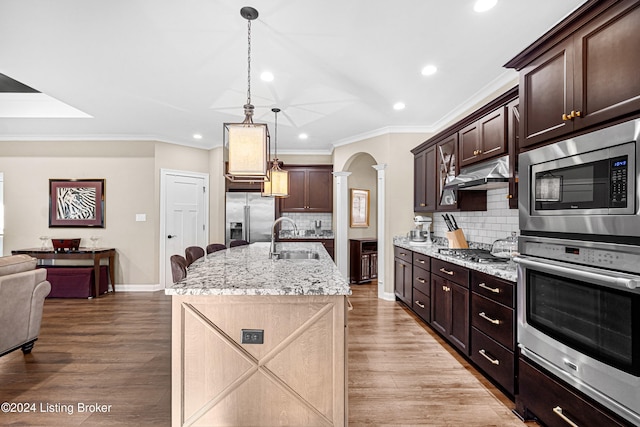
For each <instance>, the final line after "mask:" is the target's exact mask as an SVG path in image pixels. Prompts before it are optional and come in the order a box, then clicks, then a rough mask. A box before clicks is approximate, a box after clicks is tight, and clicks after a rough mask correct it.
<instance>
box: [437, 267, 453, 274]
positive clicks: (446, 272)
mask: <svg viewBox="0 0 640 427" xmlns="http://www.w3.org/2000/svg"><path fill="white" fill-rule="evenodd" d="M440 271H442V272H443V273H444V274H448V275H449V276H453V275H454V274H455V273H454V272H453V271H449V270H445V269H444V267H443V268H441V269H440Z"/></svg>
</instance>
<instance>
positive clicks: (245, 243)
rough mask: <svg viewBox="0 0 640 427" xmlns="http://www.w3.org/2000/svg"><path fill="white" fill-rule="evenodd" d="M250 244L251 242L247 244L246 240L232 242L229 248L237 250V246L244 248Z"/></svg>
mask: <svg viewBox="0 0 640 427" xmlns="http://www.w3.org/2000/svg"><path fill="white" fill-rule="evenodd" d="M248 244H249V242H247V241H246V240H232V241H231V243H229V247H230V248H235V247H236V246H244V245H248Z"/></svg>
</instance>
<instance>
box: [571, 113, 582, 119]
mask: <svg viewBox="0 0 640 427" xmlns="http://www.w3.org/2000/svg"><path fill="white" fill-rule="evenodd" d="M581 115H582V112H580V111H571V114H569V117H571V118H572V119H575V118H576V117H580V116H581Z"/></svg>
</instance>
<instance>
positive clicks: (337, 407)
mask: <svg viewBox="0 0 640 427" xmlns="http://www.w3.org/2000/svg"><path fill="white" fill-rule="evenodd" d="M346 298H347V297H346V296H345V295H285V296H275V295H264V296H262V295H172V337H173V338H172V425H173V426H296V427H300V426H344V425H346V424H347V391H346V388H347V365H346V335H347V334H346V326H347V317H346ZM243 329H260V330H264V343H263V344H241V336H242V330H243Z"/></svg>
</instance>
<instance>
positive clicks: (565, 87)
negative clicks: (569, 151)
mask: <svg viewBox="0 0 640 427" xmlns="http://www.w3.org/2000/svg"><path fill="white" fill-rule="evenodd" d="M638 23H640V2H639V1H638V0H618V1H614V0H608V1H588V2H586V3H585V4H584V5H583V6H582V7H581V8H580V9H578V10H577V11H576V12H575V13H574V14H572V15H571V16H569V17H567V18H566V19H565V20H564V21H563V22H561V23H560V24H558V26H556V27H554V28H553V29H551V30H550V31H549V32H548V33H547V34H545V35H544V36H543V37H542V38H541V39H539V40H538V41H537V42H536V43H534V44H533V45H531V46H530V47H529V48H527V49H526V50H525V51H523V52H522V53H521V54H520V55H518V56H517V57H516V58H514V59H512V60H511V61H510V62H509V63H507V64H506V67H509V68H516V69H517V70H519V71H520V113H521V117H522V123H521V133H520V146H521V147H529V146H533V145H535V144H539V143H543V142H546V141H551V140H554V139H558V138H559V137H565V136H567V135H569V134H571V133H573V132H578V131H580V132H582V131H583V130H584V129H587V128H592V127H596V126H597V125H602V124H603V123H606V122H608V121H612V120H616V119H620V118H624V117H630V116H632V115H636V114H637V113H639V112H640V72H639V71H638V70H640V49H638V46H640V31H638Z"/></svg>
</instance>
